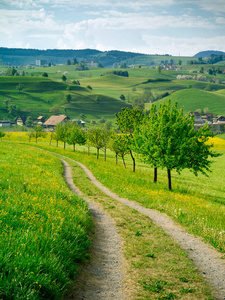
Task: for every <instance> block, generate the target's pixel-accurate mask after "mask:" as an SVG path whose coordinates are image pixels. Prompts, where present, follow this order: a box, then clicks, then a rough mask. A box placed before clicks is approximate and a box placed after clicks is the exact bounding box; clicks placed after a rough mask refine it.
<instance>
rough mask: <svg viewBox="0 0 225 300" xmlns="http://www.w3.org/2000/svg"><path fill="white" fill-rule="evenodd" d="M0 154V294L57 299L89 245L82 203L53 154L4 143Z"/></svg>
mask: <svg viewBox="0 0 225 300" xmlns="http://www.w3.org/2000/svg"><path fill="white" fill-rule="evenodd" d="M0 156H1V164H0V174H1V180H0V207H1V210H0V224H1V228H2V230H1V232H0V236H1V238H0V270H1V274H0V294H1V297H0V298H1V299H27V300H40V299H59V298H61V297H60V296H62V294H63V292H64V291H65V290H66V288H67V287H68V285H69V284H71V279H72V278H73V277H74V276H75V275H77V273H78V262H80V261H82V260H83V259H85V256H86V251H87V248H88V247H89V244H90V241H89V238H88V237H87V232H88V231H89V230H90V225H91V219H90V216H89V214H88V212H87V206H86V204H85V202H84V201H83V199H82V198H80V197H78V196H77V195H74V194H73V193H72V192H71V191H70V190H69V189H68V187H67V185H66V183H65V181H64V179H63V177H62V172H63V168H62V163H61V161H60V160H59V159H58V158H56V157H53V156H52V155H50V154H49V153H44V152H43V151H42V152H40V151H37V150H35V149H34V148H30V147H29V146H26V147H21V146H20V145H18V144H16V143H14V144H10V143H7V142H6V143H3V142H2V143H1V148H0ZM12 166H13V168H12Z"/></svg>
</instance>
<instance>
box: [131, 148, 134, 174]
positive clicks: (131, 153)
mask: <svg viewBox="0 0 225 300" xmlns="http://www.w3.org/2000/svg"><path fill="white" fill-rule="evenodd" d="M130 156H131V158H132V160H133V172H135V158H134V156H133V153H132V151H131V150H130Z"/></svg>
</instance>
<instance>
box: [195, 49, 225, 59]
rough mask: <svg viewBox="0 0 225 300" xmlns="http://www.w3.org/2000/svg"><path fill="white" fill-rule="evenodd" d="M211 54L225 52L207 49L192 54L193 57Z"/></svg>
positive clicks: (223, 53) (222, 53) (224, 53)
mask: <svg viewBox="0 0 225 300" xmlns="http://www.w3.org/2000/svg"><path fill="white" fill-rule="evenodd" d="M211 55H225V52H223V51H215V50H207V51H201V52H199V53H197V54H195V55H194V57H203V58H204V57H210V56H211Z"/></svg>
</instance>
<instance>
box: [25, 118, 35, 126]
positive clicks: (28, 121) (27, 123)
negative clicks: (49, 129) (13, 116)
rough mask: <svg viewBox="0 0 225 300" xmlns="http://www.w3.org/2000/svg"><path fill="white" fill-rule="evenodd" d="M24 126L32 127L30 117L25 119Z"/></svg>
mask: <svg viewBox="0 0 225 300" xmlns="http://www.w3.org/2000/svg"><path fill="white" fill-rule="evenodd" d="M25 124H26V125H27V126H28V127H30V126H31V125H33V120H32V117H31V116H29V117H28V118H27V119H26V122H25Z"/></svg>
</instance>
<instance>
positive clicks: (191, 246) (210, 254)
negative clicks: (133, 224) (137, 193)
mask: <svg viewBox="0 0 225 300" xmlns="http://www.w3.org/2000/svg"><path fill="white" fill-rule="evenodd" d="M76 163H77V164H78V165H79V166H80V167H81V168H82V169H83V170H84V172H85V173H86V174H87V176H88V177H89V179H90V180H91V182H92V183H93V184H95V185H96V186H97V187H98V188H99V189H101V190H102V191H103V192H104V193H105V194H107V195H108V196H110V197H111V198H113V199H115V200H117V201H120V202H122V203H123V204H125V205H127V206H129V207H131V208H133V209H135V210H137V211H139V212H140V213H142V214H144V215H147V216H148V217H149V218H150V219H151V220H152V221H153V222H154V223H155V224H157V225H158V226H160V227H161V228H163V230H164V231H165V232H166V233H167V234H168V235H170V236H172V237H173V238H174V240H175V241H177V242H178V243H179V245H180V246H181V247H182V248H183V249H185V251H186V252H187V253H188V256H189V258H190V259H191V260H192V261H193V263H194V264H195V266H196V267H197V269H198V270H199V272H200V273H202V275H203V277H204V278H205V280H206V281H207V282H208V283H209V284H210V285H212V286H213V287H214V289H215V293H214V295H213V296H214V297H215V299H218V300H224V299H225V261H224V260H222V259H221V257H222V254H221V253H218V252H217V251H216V250H215V249H214V248H213V247H211V246H210V245H208V244H205V243H204V242H203V241H202V240H201V239H200V238H198V237H195V236H194V235H192V234H189V233H187V232H186V231H185V229H184V228H183V227H181V226H180V225H179V224H177V223H175V222H174V221H173V220H172V219H171V218H169V217H168V216H167V215H166V214H163V213H160V212H158V211H156V210H153V209H148V208H145V207H142V206H141V205H139V204H137V203H135V202H132V201H129V200H128V199H124V198H120V197H119V196H118V195H116V194H115V193H113V192H111V191H110V190H109V189H108V188H106V187H105V186H103V185H102V184H101V183H100V182H99V181H98V180H97V179H96V178H95V177H94V175H93V174H92V173H91V171H90V170H89V169H88V168H87V167H86V166H84V165H83V164H81V163H79V162H76ZM99 299H100V298H99ZM105 299H106V298H105ZM113 299H116V298H113ZM121 299H122V298H121Z"/></svg>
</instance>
